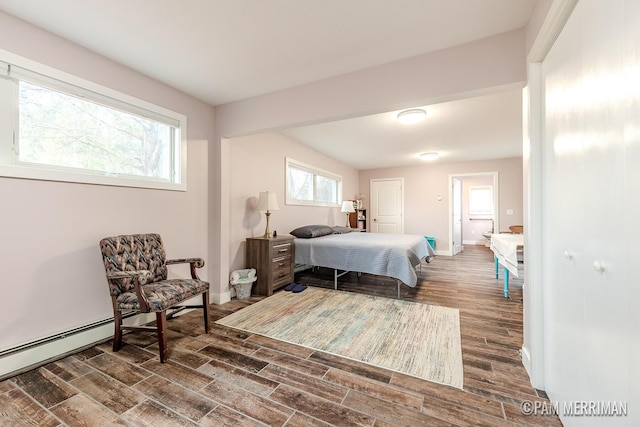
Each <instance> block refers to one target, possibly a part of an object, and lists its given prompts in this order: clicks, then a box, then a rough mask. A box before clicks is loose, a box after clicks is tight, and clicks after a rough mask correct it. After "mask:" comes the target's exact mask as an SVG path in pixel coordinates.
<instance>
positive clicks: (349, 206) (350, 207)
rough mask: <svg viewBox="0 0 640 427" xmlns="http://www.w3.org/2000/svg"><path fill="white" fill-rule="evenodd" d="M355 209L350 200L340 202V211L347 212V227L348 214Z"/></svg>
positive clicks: (348, 225)
mask: <svg viewBox="0 0 640 427" xmlns="http://www.w3.org/2000/svg"><path fill="white" fill-rule="evenodd" d="M355 211H356V210H355V209H354V208H353V202H352V201H351V200H345V201H344V202H342V209H341V210H340V212H342V213H346V214H347V227H349V228H351V225H350V224H349V214H351V213H353V212H355Z"/></svg>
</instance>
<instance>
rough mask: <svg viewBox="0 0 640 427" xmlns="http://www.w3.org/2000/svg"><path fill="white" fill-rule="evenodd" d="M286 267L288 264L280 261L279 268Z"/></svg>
mask: <svg viewBox="0 0 640 427" xmlns="http://www.w3.org/2000/svg"><path fill="white" fill-rule="evenodd" d="M285 265H286V264H285V263H284V262H282V261H280V262H279V263H278V267H283V266H285Z"/></svg>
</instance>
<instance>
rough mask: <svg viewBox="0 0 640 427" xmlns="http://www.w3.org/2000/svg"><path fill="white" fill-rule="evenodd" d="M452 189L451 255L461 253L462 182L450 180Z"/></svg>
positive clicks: (458, 179) (455, 179) (456, 179)
mask: <svg viewBox="0 0 640 427" xmlns="http://www.w3.org/2000/svg"><path fill="white" fill-rule="evenodd" d="M451 181H452V183H453V188H452V191H451V198H452V199H451V203H452V206H453V209H452V211H453V235H452V236H451V242H452V243H451V244H452V245H453V255H457V254H459V253H460V252H462V180H461V179H460V178H455V177H454V178H452V180H451Z"/></svg>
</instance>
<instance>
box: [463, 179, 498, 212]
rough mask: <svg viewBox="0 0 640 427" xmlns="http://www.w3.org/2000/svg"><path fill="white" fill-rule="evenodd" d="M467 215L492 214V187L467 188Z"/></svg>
mask: <svg viewBox="0 0 640 427" xmlns="http://www.w3.org/2000/svg"><path fill="white" fill-rule="evenodd" d="M469 214H470V215H492V214H493V187H491V186H475V187H469Z"/></svg>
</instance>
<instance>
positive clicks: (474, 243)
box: [462, 239, 486, 246]
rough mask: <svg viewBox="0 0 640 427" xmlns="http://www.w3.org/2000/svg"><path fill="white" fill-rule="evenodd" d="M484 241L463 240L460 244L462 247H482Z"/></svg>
mask: <svg viewBox="0 0 640 427" xmlns="http://www.w3.org/2000/svg"><path fill="white" fill-rule="evenodd" d="M485 241H486V239H482V240H463V241H462V244H463V245H473V246H484V242H485Z"/></svg>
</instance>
